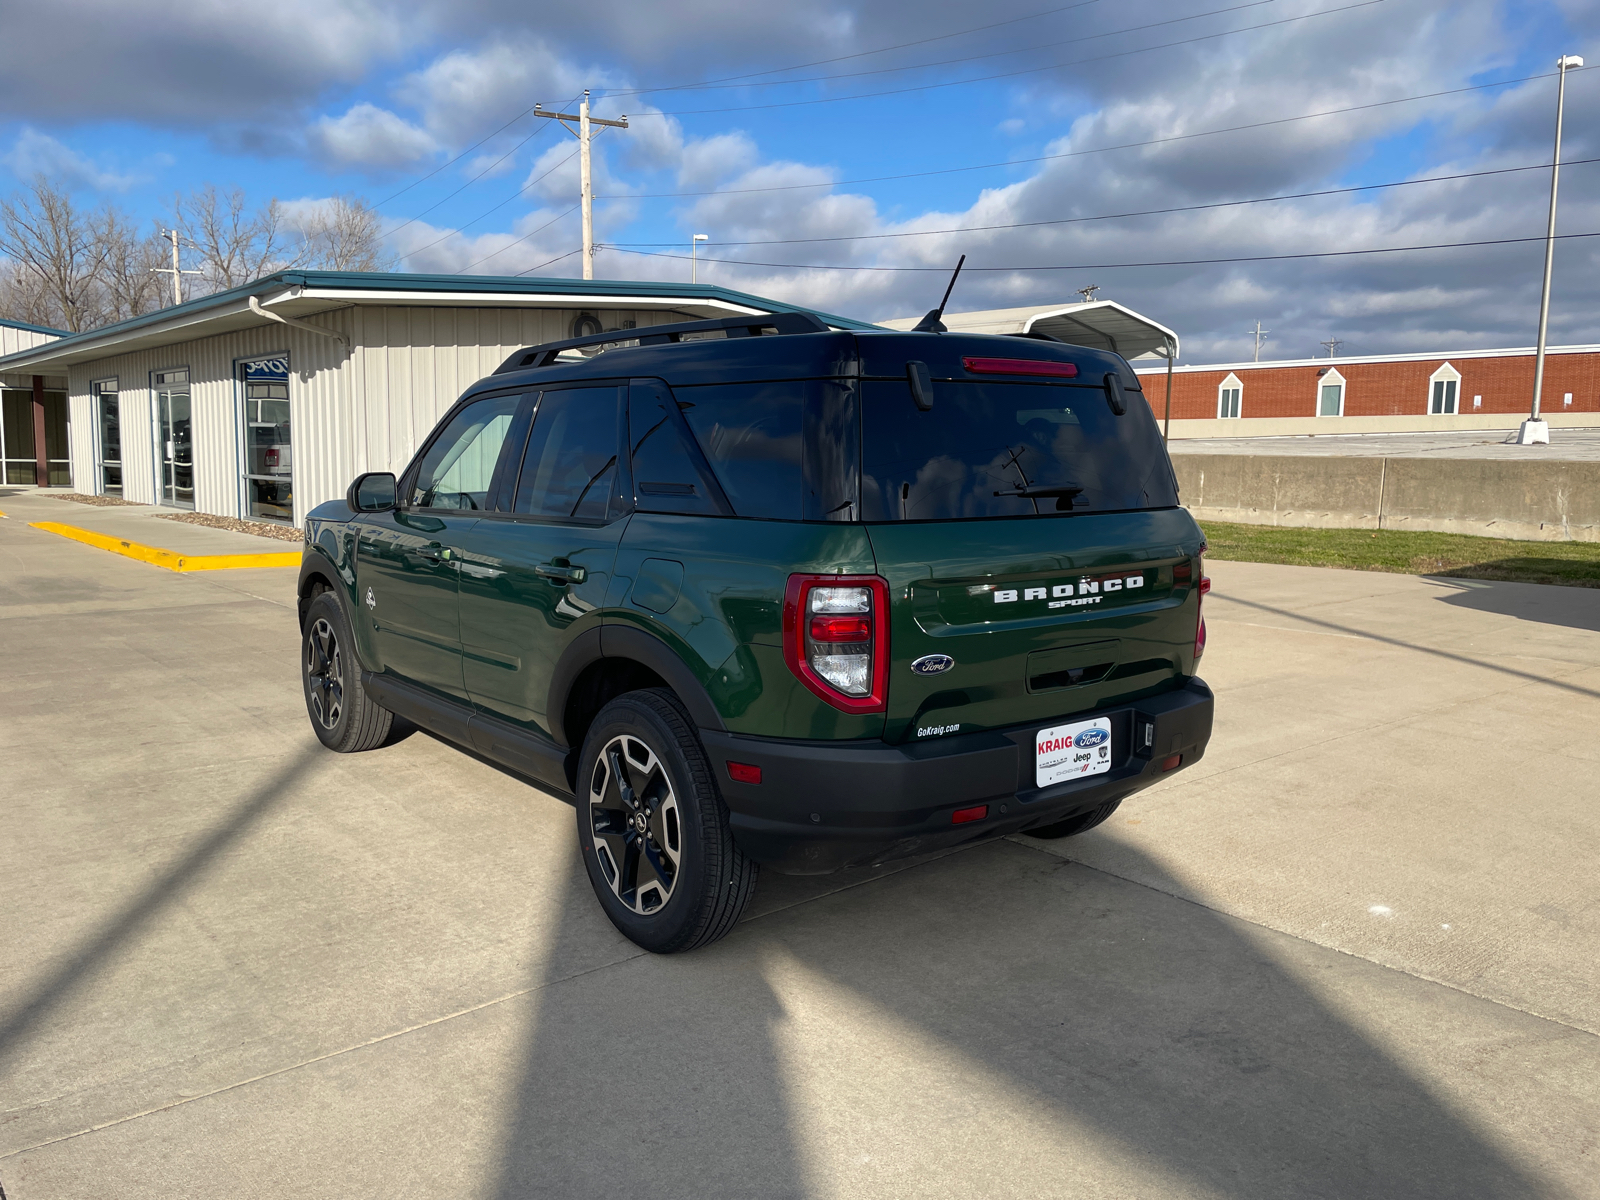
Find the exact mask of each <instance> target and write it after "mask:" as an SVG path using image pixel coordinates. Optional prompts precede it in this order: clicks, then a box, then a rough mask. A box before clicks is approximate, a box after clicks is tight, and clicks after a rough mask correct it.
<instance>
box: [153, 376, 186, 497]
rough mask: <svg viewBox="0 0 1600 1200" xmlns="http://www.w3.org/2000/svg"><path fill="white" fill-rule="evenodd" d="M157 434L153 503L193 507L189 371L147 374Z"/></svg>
mask: <svg viewBox="0 0 1600 1200" xmlns="http://www.w3.org/2000/svg"><path fill="white" fill-rule="evenodd" d="M150 390H151V397H150V403H151V406H152V408H153V413H152V418H153V420H154V423H155V433H156V503H157V504H169V505H171V506H172V507H173V508H193V507H194V405H193V403H192V402H191V401H190V399H189V371H188V369H187V368H179V369H177V370H172V371H155V372H153V373H152V374H151V377H150Z"/></svg>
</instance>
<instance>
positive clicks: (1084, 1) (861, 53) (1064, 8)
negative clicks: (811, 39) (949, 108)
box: [606, 0, 1100, 97]
mask: <svg viewBox="0 0 1600 1200" xmlns="http://www.w3.org/2000/svg"><path fill="white" fill-rule="evenodd" d="M1098 3H1100V0H1078V3H1076V4H1063V5H1061V6H1059V7H1057V8H1047V9H1045V10H1044V11H1043V12H1036V13H1029V14H1028V15H1027V16H1024V17H1011V18H1009V19H1007V20H1004V21H994V22H992V23H991V24H988V25H974V26H972V27H971V28H969V29H957V30H955V31H953V32H951V33H940V34H936V35H934V36H933V37H925V38H918V39H917V40H916V41H914V42H899V43H896V44H895V45H893V46H879V47H878V48H877V49H876V50H858V51H856V52H855V53H854V54H840V55H836V56H835V57H833V58H819V59H815V60H814V61H812V62H804V63H796V64H795V65H794V66H790V67H771V68H769V69H767V70H765V71H751V72H749V73H747V74H744V75H724V76H722V77H720V78H718V79H707V80H702V81H701V82H699V83H674V84H668V85H663V86H661V87H653V88H625V89H620V90H618V91H614V92H607V93H606V95H607V96H608V97H611V96H642V95H647V94H649V93H653V92H681V91H689V90H693V89H697V88H706V87H712V86H714V85H717V84H723V83H733V82H735V81H737V80H740V79H756V78H759V77H760V76H762V75H781V74H783V73H784V72H786V71H804V70H805V69H806V68H807V67H825V66H827V65H828V64H829V63H836V62H848V61H849V60H851V59H853V58H868V57H870V56H871V55H874V54H888V53H889V52H890V51H892V50H906V49H909V48H910V47H912V46H925V45H927V44H928V43H929V42H943V41H948V40H949V39H950V38H953V37H962V36H964V35H966V34H969V33H983V32H985V31H987V30H990V29H999V28H1001V27H1002V26H1004V25H1018V24H1021V23H1022V22H1023V21H1036V20H1038V19H1039V18H1041V17H1053V16H1055V15H1056V13H1063V12H1069V11H1071V10H1072V9H1075V8H1087V7H1089V6H1090V5H1091V4H1098Z"/></svg>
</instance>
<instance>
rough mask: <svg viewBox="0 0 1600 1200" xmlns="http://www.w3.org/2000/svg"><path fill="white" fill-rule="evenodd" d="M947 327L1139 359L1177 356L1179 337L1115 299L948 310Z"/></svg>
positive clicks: (912, 321) (911, 320) (904, 325)
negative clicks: (1168, 350) (1056, 341)
mask: <svg viewBox="0 0 1600 1200" xmlns="http://www.w3.org/2000/svg"><path fill="white" fill-rule="evenodd" d="M921 319H922V318H920V317H900V318H897V319H895V320H893V321H885V322H883V324H884V325H885V326H887V327H888V328H890V329H910V328H912V327H913V326H915V325H916V323H917V322H918V321H920V320H921ZM944 325H945V328H946V329H948V330H949V331H950V332H951V333H1048V334H1049V335H1050V336H1051V337H1057V338H1060V339H1061V340H1062V341H1063V342H1071V343H1072V344H1073V345H1075V346H1090V347H1093V348H1094V349H1096V350H1113V351H1115V352H1116V353H1118V354H1120V355H1122V357H1123V358H1137V357H1138V356H1139V355H1141V354H1149V353H1150V352H1151V351H1153V350H1160V349H1161V348H1162V347H1164V346H1169V345H1170V346H1171V347H1172V348H1173V353H1174V355H1176V353H1177V347H1178V335H1177V334H1176V333H1174V332H1172V330H1170V329H1168V328H1167V327H1166V326H1165V325H1162V324H1160V323H1159V322H1157V321H1152V320H1151V319H1150V318H1149V317H1146V316H1143V315H1141V314H1139V313H1136V312H1134V311H1133V310H1132V309H1131V308H1124V307H1123V306H1122V305H1120V304H1118V303H1117V302H1116V301H1115V300H1092V301H1089V302H1088V303H1086V304H1060V305H1052V306H1033V307H1030V308H991V309H987V310H985V311H983V312H963V313H950V312H947V313H945V314H944Z"/></svg>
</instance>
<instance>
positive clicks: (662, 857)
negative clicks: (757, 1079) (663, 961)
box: [577, 689, 756, 954]
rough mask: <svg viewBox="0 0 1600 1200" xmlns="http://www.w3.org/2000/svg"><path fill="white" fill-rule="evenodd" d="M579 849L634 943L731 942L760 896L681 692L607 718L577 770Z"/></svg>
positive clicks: (671, 947) (636, 696)
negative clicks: (736, 925)
mask: <svg viewBox="0 0 1600 1200" xmlns="http://www.w3.org/2000/svg"><path fill="white" fill-rule="evenodd" d="M577 800H578V846H579V849H580V850H581V852H582V854H583V865H584V868H585V869H586V870H587V871H588V872H589V882H590V883H591V884H592V885H593V886H594V891H595V895H596V896H597V897H598V898H599V900H600V906H601V907H602V908H604V909H605V911H606V916H608V917H610V918H611V923H612V924H613V925H615V926H616V927H617V928H618V929H619V930H620V931H621V932H622V934H623V936H624V937H626V938H628V939H629V940H630V941H632V942H634V943H635V944H637V945H639V946H642V947H643V948H644V949H646V950H649V951H652V952H653V953H656V954H675V953H678V952H680V951H684V950H693V949H695V948H697V947H699V946H705V945H708V944H710V943H711V942H714V941H716V940H717V939H718V938H721V937H723V936H725V935H726V934H727V933H728V932H729V930H731V929H732V928H733V926H734V923H735V922H736V921H738V919H739V914H740V913H742V912H743V911H744V908H745V905H746V904H748V903H749V901H750V897H751V895H752V894H753V893H754V891H755V882H756V864H755V863H754V862H752V861H751V860H749V859H747V858H746V857H745V856H744V855H743V854H742V853H740V851H739V848H738V847H737V846H736V845H734V842H733V834H732V833H731V832H730V831H729V829H728V809H727V806H726V805H725V804H724V803H723V801H722V795H721V793H720V792H719V791H718V790H717V784H716V778H715V776H714V774H713V773H712V770H711V763H710V761H709V760H708V759H707V758H706V752H705V749H704V748H703V747H702V746H701V745H700V739H699V738H698V737H697V736H695V732H694V727H693V725H691V724H690V722H689V717H688V714H687V713H685V712H684V711H683V708H682V707H681V706H680V705H679V704H678V701H677V698H676V697H674V696H673V695H672V693H670V692H667V691H664V690H661V689H649V690H645V691H637V692H629V693H627V694H626V695H624V696H619V697H618V698H617V699H615V700H613V701H612V702H611V703H610V704H608V705H606V706H605V708H603V709H601V711H600V714H599V716H597V717H596V718H595V721H594V724H593V725H591V726H590V727H589V733H588V736H587V737H585V738H584V742H583V754H582V757H581V758H580V760H579V768H578V797H577Z"/></svg>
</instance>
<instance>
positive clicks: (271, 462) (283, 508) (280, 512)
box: [239, 355, 294, 524]
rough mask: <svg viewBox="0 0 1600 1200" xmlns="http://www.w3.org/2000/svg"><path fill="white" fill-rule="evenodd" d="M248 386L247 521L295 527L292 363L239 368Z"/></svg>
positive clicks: (280, 360)
mask: <svg viewBox="0 0 1600 1200" xmlns="http://www.w3.org/2000/svg"><path fill="white" fill-rule="evenodd" d="M239 371H240V376H241V380H242V382H243V384H244V455H245V459H244V461H245V467H244V495H245V513H244V515H245V516H247V517H255V518H258V519H260V518H265V519H266V520H269V521H283V522H285V523H288V524H292V523H293V522H294V440H293V437H292V422H291V420H290V408H289V360H288V359H287V358H284V357H283V356H282V355H279V356H277V357H275V358H259V359H256V360H255V361H254V362H247V363H241V364H240V365H239Z"/></svg>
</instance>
